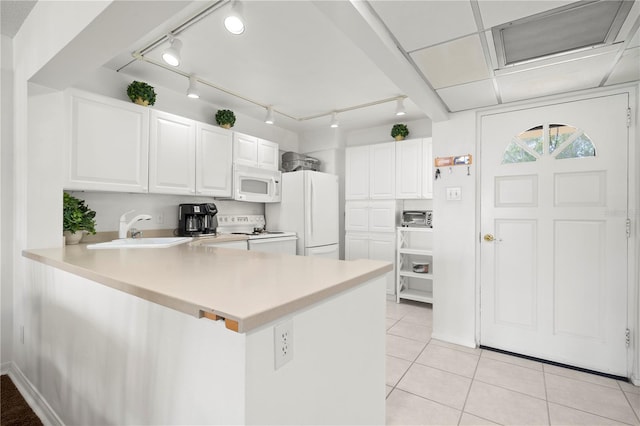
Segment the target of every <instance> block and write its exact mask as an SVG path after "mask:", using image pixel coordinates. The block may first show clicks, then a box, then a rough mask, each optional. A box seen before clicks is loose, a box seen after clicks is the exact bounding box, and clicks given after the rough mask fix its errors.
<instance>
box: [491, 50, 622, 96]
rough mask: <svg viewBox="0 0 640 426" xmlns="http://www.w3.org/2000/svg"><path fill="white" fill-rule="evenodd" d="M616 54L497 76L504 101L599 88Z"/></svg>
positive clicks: (611, 53) (612, 52)
mask: <svg viewBox="0 0 640 426" xmlns="http://www.w3.org/2000/svg"><path fill="white" fill-rule="evenodd" d="M615 54H616V52H615V51H611V52H608V53H606V54H602V55H598V56H592V57H589V58H584V59H579V60H574V61H569V62H564V63H559V64H555V65H549V66H545V67H540V68H535V69H530V70H527V71H520V72H514V73H511V74H505V75H500V76H497V77H496V80H497V82H498V88H499V90H500V94H501V96H502V101H503V102H512V101H518V100H523V99H532V98H538V97H541V96H546V95H553V94H557V93H564V92H571V91H575V90H581V89H589V88H593V87H597V86H598V85H599V84H600V81H601V80H602V78H603V77H604V75H605V74H606V73H607V72H608V70H609V68H610V67H611V64H612V63H613V60H614V58H615Z"/></svg>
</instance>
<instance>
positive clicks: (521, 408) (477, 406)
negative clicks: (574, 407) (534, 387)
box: [464, 381, 549, 425]
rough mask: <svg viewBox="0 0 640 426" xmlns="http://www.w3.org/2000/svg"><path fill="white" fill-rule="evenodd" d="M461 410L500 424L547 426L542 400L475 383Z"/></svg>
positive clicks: (544, 405)
mask: <svg viewBox="0 0 640 426" xmlns="http://www.w3.org/2000/svg"><path fill="white" fill-rule="evenodd" d="M464 411H465V412H467V413H470V414H473V415H476V416H479V417H482V418H483V419H488V420H491V421H493V422H496V423H501V424H518V425H544V424H549V418H548V417H549V416H548V414H547V403H546V402H545V401H543V400H541V399H538V398H534V397H531V396H528V395H524V394H521V393H519V392H514V391H510V390H508V389H504V388H501V387H498V386H493V385H489V384H486V383H482V382H478V381H474V382H473V384H472V385H471V391H470V392H469V398H467V403H466V405H465V407H464Z"/></svg>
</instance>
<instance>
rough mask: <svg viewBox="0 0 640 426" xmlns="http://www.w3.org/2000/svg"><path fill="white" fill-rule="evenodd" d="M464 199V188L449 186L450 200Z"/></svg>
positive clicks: (448, 194)
mask: <svg viewBox="0 0 640 426" xmlns="http://www.w3.org/2000/svg"><path fill="white" fill-rule="evenodd" d="M461 199H462V188H460V187H459V186H455V187H448V188H447V200H448V201H460V200H461Z"/></svg>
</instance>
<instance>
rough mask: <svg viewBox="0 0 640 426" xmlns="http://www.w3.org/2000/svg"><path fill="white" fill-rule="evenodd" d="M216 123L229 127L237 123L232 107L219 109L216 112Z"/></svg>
mask: <svg viewBox="0 0 640 426" xmlns="http://www.w3.org/2000/svg"><path fill="white" fill-rule="evenodd" d="M216 123H218V126H221V127H226V128H227V129H228V128H230V127H233V125H234V124H236V115H235V114H234V113H233V111H231V110H230V109H219V110H218V112H216Z"/></svg>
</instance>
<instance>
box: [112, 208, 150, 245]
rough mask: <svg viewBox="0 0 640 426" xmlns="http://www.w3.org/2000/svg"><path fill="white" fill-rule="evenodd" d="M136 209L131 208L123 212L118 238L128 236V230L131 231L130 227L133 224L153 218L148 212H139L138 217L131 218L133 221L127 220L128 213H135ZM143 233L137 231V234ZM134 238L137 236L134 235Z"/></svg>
mask: <svg viewBox="0 0 640 426" xmlns="http://www.w3.org/2000/svg"><path fill="white" fill-rule="evenodd" d="M134 211H135V210H129V211H128V212H126V213H123V214H122V216H120V227H119V229H118V238H127V231H129V228H131V226H133V224H134V223H136V222H137V221H139V220H151V216H150V215H148V214H139V215H137V216H136V217H134V218H133V219H131V221H129V222H127V215H128V214H129V213H133V212H134ZM140 234H141V233H139V231H136V236H139V235H140ZM132 238H135V237H133V236H132Z"/></svg>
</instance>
